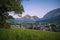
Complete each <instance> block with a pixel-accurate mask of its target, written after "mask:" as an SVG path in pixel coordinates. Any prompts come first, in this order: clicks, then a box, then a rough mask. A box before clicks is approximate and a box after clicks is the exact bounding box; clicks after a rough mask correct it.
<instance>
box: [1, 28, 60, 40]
mask: <svg viewBox="0 0 60 40" xmlns="http://www.w3.org/2000/svg"><path fill="white" fill-rule="evenodd" d="M0 40H60V32H48V31H40V30H29V29H20V28H14V29H0Z"/></svg>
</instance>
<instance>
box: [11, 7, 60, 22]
mask: <svg viewBox="0 0 60 40" xmlns="http://www.w3.org/2000/svg"><path fill="white" fill-rule="evenodd" d="M10 21H11V22H13V23H14V22H15V23H20V22H49V23H60V8H57V9H54V10H52V11H50V12H48V13H47V14H46V15H45V16H44V17H43V18H42V19H41V18H38V17H37V16H30V15H25V16H24V17H22V18H20V19H10Z"/></svg>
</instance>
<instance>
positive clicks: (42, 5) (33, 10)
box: [22, 0, 60, 18]
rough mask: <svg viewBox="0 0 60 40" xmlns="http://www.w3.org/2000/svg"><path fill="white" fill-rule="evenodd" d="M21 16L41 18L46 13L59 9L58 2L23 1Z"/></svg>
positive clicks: (45, 0) (48, 0)
mask: <svg viewBox="0 0 60 40" xmlns="http://www.w3.org/2000/svg"><path fill="white" fill-rule="evenodd" d="M22 5H23V7H24V12H23V14H22V16H25V15H31V16H38V17H39V18H42V17H43V16H44V15H45V14H46V13H47V12H49V11H51V10H53V9H57V8H60V0H24V1H23V2H22Z"/></svg>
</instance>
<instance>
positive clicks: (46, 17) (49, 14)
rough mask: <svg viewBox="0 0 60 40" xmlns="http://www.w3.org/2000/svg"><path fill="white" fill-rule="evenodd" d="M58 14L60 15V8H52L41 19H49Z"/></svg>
mask: <svg viewBox="0 0 60 40" xmlns="http://www.w3.org/2000/svg"><path fill="white" fill-rule="evenodd" d="M59 15H60V8H57V9H54V10H52V11H50V12H48V13H47V14H46V15H45V16H44V17H43V19H50V18H53V17H56V16H59Z"/></svg>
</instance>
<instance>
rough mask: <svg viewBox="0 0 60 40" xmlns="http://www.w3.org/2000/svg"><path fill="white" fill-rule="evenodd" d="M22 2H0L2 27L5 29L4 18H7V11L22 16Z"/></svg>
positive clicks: (9, 0)
mask: <svg viewBox="0 0 60 40" xmlns="http://www.w3.org/2000/svg"><path fill="white" fill-rule="evenodd" d="M21 2H22V0H0V17H1V22H0V24H2V27H6V18H7V17H8V15H9V14H8V11H15V12H17V13H20V14H22V12H24V9H23V6H22V4H21Z"/></svg>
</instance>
